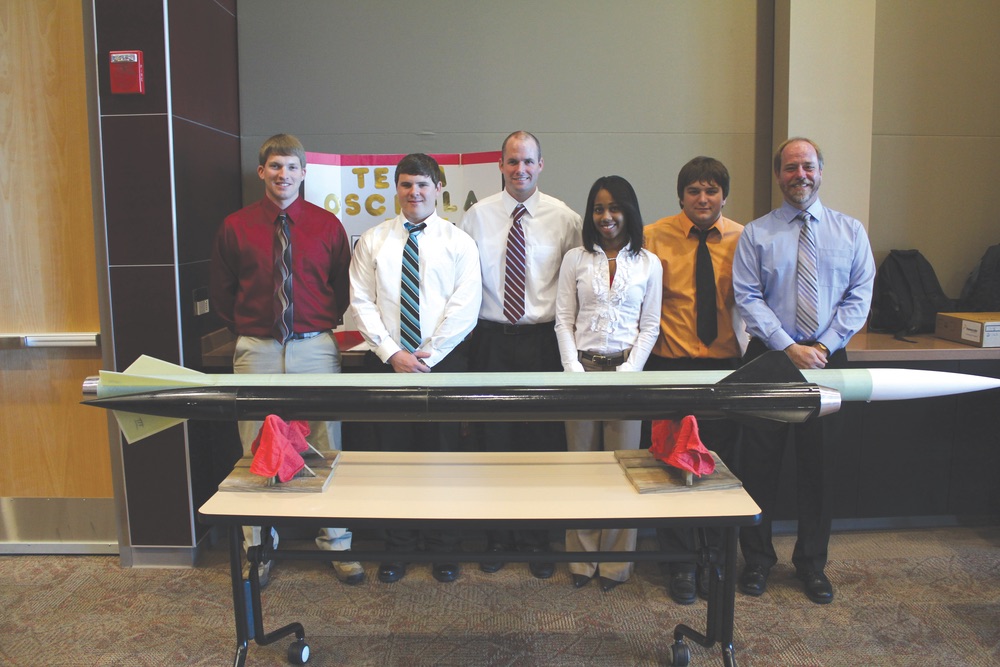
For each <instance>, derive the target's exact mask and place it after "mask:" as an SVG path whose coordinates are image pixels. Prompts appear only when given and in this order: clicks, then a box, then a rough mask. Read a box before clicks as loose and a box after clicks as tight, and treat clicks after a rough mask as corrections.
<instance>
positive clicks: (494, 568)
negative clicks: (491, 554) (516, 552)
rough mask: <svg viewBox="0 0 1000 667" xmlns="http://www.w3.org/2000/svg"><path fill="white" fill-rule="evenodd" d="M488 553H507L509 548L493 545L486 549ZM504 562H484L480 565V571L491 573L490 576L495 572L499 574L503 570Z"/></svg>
mask: <svg viewBox="0 0 1000 667" xmlns="http://www.w3.org/2000/svg"><path fill="white" fill-rule="evenodd" d="M486 550H487V551H507V547H505V546H504V545H502V544H491V545H489V546H488V547H486ZM503 566H504V562H503V561H502V560H497V561H484V562H482V563H480V564H479V569H480V570H482V571H483V572H489V573H490V574H492V573H494V572H499V571H500V569H501V568H503Z"/></svg>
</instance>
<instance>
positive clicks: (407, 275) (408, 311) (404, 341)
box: [399, 222, 427, 352]
mask: <svg viewBox="0 0 1000 667" xmlns="http://www.w3.org/2000/svg"><path fill="white" fill-rule="evenodd" d="M403 226H404V227H406V231H407V232H408V236H407V239H406V245H405V246H404V247H403V271H402V276H401V278H400V283H399V344H400V345H401V346H402V347H403V349H404V350H406V351H407V352H413V351H414V350H416V349H417V348H418V347H420V343H421V336H420V249H419V247H418V245H417V237H418V236H420V232H421V231H423V229H424V227H426V226H427V223H425V222H421V223H420V224H419V225H414V224H411V223H409V222H404V223H403Z"/></svg>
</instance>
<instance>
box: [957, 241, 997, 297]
mask: <svg viewBox="0 0 1000 667" xmlns="http://www.w3.org/2000/svg"><path fill="white" fill-rule="evenodd" d="M959 302H960V303H961V307H962V310H963V311H968V312H973V313H995V312H1000V243H998V244H997V245H992V246H990V247H989V248H987V249H986V254H985V255H983V258H982V260H980V262H979V265H978V266H976V268H975V269H973V270H972V273H971V274H969V279H968V280H966V281H965V287H963V288H962V297H961V299H959Z"/></svg>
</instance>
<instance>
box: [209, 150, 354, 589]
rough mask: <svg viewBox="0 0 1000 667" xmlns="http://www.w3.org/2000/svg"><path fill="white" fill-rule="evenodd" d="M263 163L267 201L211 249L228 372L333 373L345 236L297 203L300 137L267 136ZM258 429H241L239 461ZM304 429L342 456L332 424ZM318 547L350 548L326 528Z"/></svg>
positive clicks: (347, 565) (332, 221) (242, 215)
mask: <svg viewBox="0 0 1000 667" xmlns="http://www.w3.org/2000/svg"><path fill="white" fill-rule="evenodd" d="M259 162H260V166H258V167H257V175H258V176H259V177H260V179H261V181H263V183H264V195H265V196H264V197H263V198H262V199H261V200H260V201H258V202H256V203H254V204H251V205H250V206H247V207H246V208H243V209H241V210H239V211H237V212H235V213H233V214H232V215H230V216H228V217H227V218H226V219H225V220H224V221H223V223H222V227H221V228H220V229H219V232H218V235H217V236H216V239H215V245H214V246H213V248H212V261H211V269H210V296H211V302H212V307H213V308H214V309H215V312H216V313H217V314H218V315H219V317H221V318H222V320H223V321H224V322H225V323H226V325H227V326H228V327H229V328H230V329H231V330H232V331H233V332H234V333H235V334H236V335H237V339H236V352H235V354H234V356H233V370H234V372H236V373H338V372H340V350H339V349H338V347H337V341H336V339H335V338H334V336H333V329H334V328H335V327H336V326H337V325H338V324H339V323H340V321H341V318H342V316H343V314H344V312H345V311H346V310H347V307H348V306H349V305H350V297H349V284H348V280H349V279H348V269H349V267H350V262H351V252H350V244H349V241H348V239H347V234H346V232H345V231H344V227H343V225H341V224H340V220H338V219H337V216H335V215H334V214H332V213H330V212H329V211H326V210H324V209H322V208H320V207H319V206H316V205H314V204H311V203H309V202H307V201H305V199H304V198H303V197H302V196H301V192H300V190H301V185H302V181H303V179H304V178H305V175H306V154H305V149H304V148H303V147H302V143H301V142H300V141H299V140H298V139H297V138H295V137H293V136H291V135H288V134H278V135H275V136H273V137H271V138H270V139H268V140H267V141H265V142H264V145H263V146H261V148H260V154H259ZM283 272H284V274H283ZM282 277H285V280H282ZM289 292H290V293H289ZM260 426H261V422H240V439H241V440H242V442H243V449H244V452H245V453H248V452H249V451H250V446H251V444H252V443H253V440H254V438H255V437H256V436H257V433H258V431H259V430H260ZM309 427H310V431H311V433H310V435H309V437H308V440H309V442H310V444H312V445H313V446H314V447H316V448H317V449H319V450H320V451H324V450H330V449H336V448H338V447H339V445H338V443H337V442H336V438H335V433H336V427H337V424H336V422H311V423H310V424H309ZM245 533H246V538H247V539H246V541H247V544H248V545H256V544H260V528H259V527H255V528H250V527H247V528H246V529H245ZM276 542H277V540H276V536H275V543H276ZM316 543H317V545H318V546H319V547H320V548H321V549H327V550H331V551H342V550H346V549H350V547H351V533H350V531H348V530H346V529H344V528H324V529H322V530H321V531H320V535H319V536H318V537H317V538H316ZM333 565H334V568H335V570H336V573H337V576H338V578H339V579H340V580H341V581H344V582H345V583H348V584H357V583H360V582H361V581H363V580H364V570H363V569H362V568H361V565H360V564H358V563H356V562H334V563H333ZM260 573H261V574H262V575H264V576H263V580H262V582H261V583H265V581H266V580H267V578H268V577H269V575H270V562H268V563H264V564H262V565H261V567H260Z"/></svg>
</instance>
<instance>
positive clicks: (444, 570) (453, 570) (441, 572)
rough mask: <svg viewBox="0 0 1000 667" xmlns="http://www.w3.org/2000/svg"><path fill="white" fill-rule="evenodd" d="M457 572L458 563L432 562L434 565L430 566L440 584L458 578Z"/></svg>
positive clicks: (458, 569) (458, 570)
mask: <svg viewBox="0 0 1000 667" xmlns="http://www.w3.org/2000/svg"><path fill="white" fill-rule="evenodd" d="M459 572H461V569H460V568H459V566H458V563H434V566H433V567H432V568H431V573H432V574H433V575H434V578H435V579H437V580H438V581H440V582H441V583H442V584H447V583H448V582H450V581H455V580H456V579H458V573H459Z"/></svg>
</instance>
